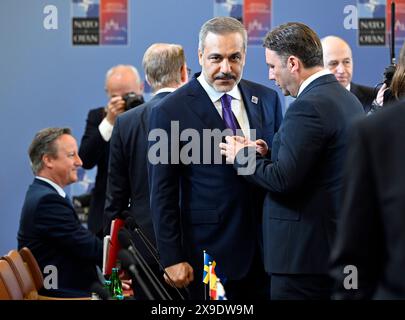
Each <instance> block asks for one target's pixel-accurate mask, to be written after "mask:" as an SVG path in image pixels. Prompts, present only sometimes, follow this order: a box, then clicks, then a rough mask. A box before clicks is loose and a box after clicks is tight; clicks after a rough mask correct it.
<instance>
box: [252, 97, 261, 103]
mask: <svg viewBox="0 0 405 320" xmlns="http://www.w3.org/2000/svg"><path fill="white" fill-rule="evenodd" d="M250 101H252V102H253V103H254V104H257V103H258V102H259V98H258V97H256V96H252V99H251V100H250Z"/></svg>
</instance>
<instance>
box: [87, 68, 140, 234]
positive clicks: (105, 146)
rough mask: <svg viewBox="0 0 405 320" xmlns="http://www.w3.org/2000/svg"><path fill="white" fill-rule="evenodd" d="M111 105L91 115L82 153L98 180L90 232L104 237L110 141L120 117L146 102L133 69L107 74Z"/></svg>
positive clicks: (93, 194)
mask: <svg viewBox="0 0 405 320" xmlns="http://www.w3.org/2000/svg"><path fill="white" fill-rule="evenodd" d="M105 91H106V93H107V96H108V99H109V101H108V104H107V106H105V107H100V108H96V109H92V110H90V111H89V113H88V116H87V122H86V129H85V132H84V135H83V137H82V140H81V143H80V149H79V155H80V158H81V159H82V161H83V168H84V169H92V168H93V167H95V166H97V176H96V183H95V186H94V189H93V190H92V196H91V201H90V210H89V218H88V228H89V230H90V231H92V232H93V233H94V234H96V235H97V236H99V237H100V238H102V236H103V214H104V202H105V194H106V188H107V170H108V156H109V149H110V139H111V134H112V131H113V127H114V124H115V119H116V118H117V116H118V115H119V114H121V113H123V112H125V111H127V110H129V109H132V108H134V107H136V106H138V105H140V104H142V103H143V102H144V100H143V97H142V94H143V82H141V78H140V76H139V73H138V70H137V69H136V68H135V67H133V66H131V65H117V66H114V67H112V68H111V69H110V70H108V72H107V74H106V79H105Z"/></svg>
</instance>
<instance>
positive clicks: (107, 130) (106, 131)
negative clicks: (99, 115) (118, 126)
mask: <svg viewBox="0 0 405 320" xmlns="http://www.w3.org/2000/svg"><path fill="white" fill-rule="evenodd" d="M113 128H114V126H113V125H112V124H111V123H109V122H108V120H107V118H104V119H103V121H101V123H100V125H99V126H98V131H100V134H101V136H102V137H103V139H104V140H105V141H107V142H108V141H110V139H111V135H112V131H113Z"/></svg>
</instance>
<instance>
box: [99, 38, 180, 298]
mask: <svg viewBox="0 0 405 320" xmlns="http://www.w3.org/2000/svg"><path fill="white" fill-rule="evenodd" d="M143 68H144V70H145V75H146V80H147V81H148V83H149V85H150V86H151V88H152V90H153V93H154V96H153V98H152V99H151V100H150V101H148V102H146V103H144V104H142V105H140V106H138V107H136V108H134V109H132V110H129V111H127V112H125V113H123V114H121V115H119V116H118V117H117V119H116V121H115V125H114V129H113V132H112V136H111V141H110V160H109V170H108V180H107V198H106V206H105V216H104V219H105V223H104V233H105V234H109V233H110V225H111V221H112V220H113V219H114V218H116V217H117V216H119V215H120V214H121V213H122V212H123V211H125V210H128V211H129V212H130V214H131V216H132V217H133V218H134V219H135V220H136V222H137V224H138V225H139V226H140V228H141V229H142V231H143V232H144V233H145V235H146V236H147V238H148V239H149V240H150V241H151V243H153V244H155V233H154V230H153V225H152V218H151V213H150V208H149V187H148V186H149V183H148V172H147V153H148V133H149V117H150V112H151V110H152V108H153V107H154V106H155V105H156V104H157V103H158V102H159V101H161V100H162V99H163V98H164V97H165V96H167V95H168V94H169V93H171V92H173V91H175V90H176V89H177V88H178V87H180V86H182V85H183V84H185V83H186V82H187V81H188V70H187V65H186V59H185V55H184V50H183V48H182V47H181V46H180V45H176V44H168V43H156V44H153V45H151V46H150V47H149V48H148V49H147V50H146V52H145V54H144V57H143ZM128 206H129V208H128ZM134 243H135V245H136V247H137V248H138V249H139V250H140V251H141V253H142V255H143V257H144V258H145V259H146V261H147V262H148V263H149V264H150V266H151V268H152V269H153V270H154V272H156V273H159V274H160V278H161V279H162V280H163V277H162V274H163V272H162V271H161V272H159V266H158V264H157V263H156V261H155V260H154V259H153V257H152V256H151V255H150V253H149V252H148V250H146V248H145V245H144V244H143V243H142V241H141V240H140V239H139V237H136V238H135V239H134ZM135 285H136V284H135ZM135 294H136V296H137V298H138V299H143V298H145V295H144V294H143V290H142V289H141V288H135Z"/></svg>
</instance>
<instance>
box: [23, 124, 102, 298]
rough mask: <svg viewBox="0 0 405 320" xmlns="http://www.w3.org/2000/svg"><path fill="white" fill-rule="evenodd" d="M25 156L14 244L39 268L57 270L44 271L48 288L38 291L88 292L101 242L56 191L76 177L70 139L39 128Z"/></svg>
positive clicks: (64, 131)
mask: <svg viewBox="0 0 405 320" xmlns="http://www.w3.org/2000/svg"><path fill="white" fill-rule="evenodd" d="M29 156H30V160H31V167H32V170H33V172H34V174H35V179H34V182H33V183H32V184H31V185H30V187H29V189H28V191H27V194H26V196H25V201H24V206H23V208H22V212H21V219H20V227H19V230H18V247H19V248H22V247H28V248H29V249H31V251H32V253H33V255H34V256H35V258H36V260H37V261H38V264H39V266H40V268H41V270H42V271H44V268H45V267H47V266H54V267H55V268H56V270H57V274H56V275H55V274H48V275H47V274H44V277H45V279H46V278H47V277H51V280H52V281H48V282H47V281H45V282H46V283H48V284H49V287H47V286H45V287H44V289H43V291H41V292H40V293H42V294H44V295H48V296H59V297H81V296H90V294H91V292H90V290H91V285H92V284H93V283H94V282H95V281H98V276H97V272H96V265H97V264H98V265H101V262H102V255H103V247H102V242H101V240H99V239H98V238H97V237H96V236H95V235H93V234H92V233H91V232H90V231H88V230H87V229H86V228H84V227H83V226H82V225H81V223H80V221H79V219H78V217H77V214H76V212H75V210H74V209H73V206H72V204H71V202H70V200H69V199H68V198H67V197H66V194H65V192H64V191H63V189H62V188H63V187H65V186H67V185H69V184H71V183H73V182H75V181H77V169H78V168H79V167H80V166H81V165H82V161H81V159H80V158H79V156H78V152H77V144H76V140H75V139H74V138H73V136H72V135H71V132H70V129H68V128H47V129H43V130H41V131H39V132H38V133H37V134H36V136H35V138H34V140H33V141H32V143H31V146H30V148H29ZM51 270H53V269H51ZM53 276H55V278H53Z"/></svg>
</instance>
